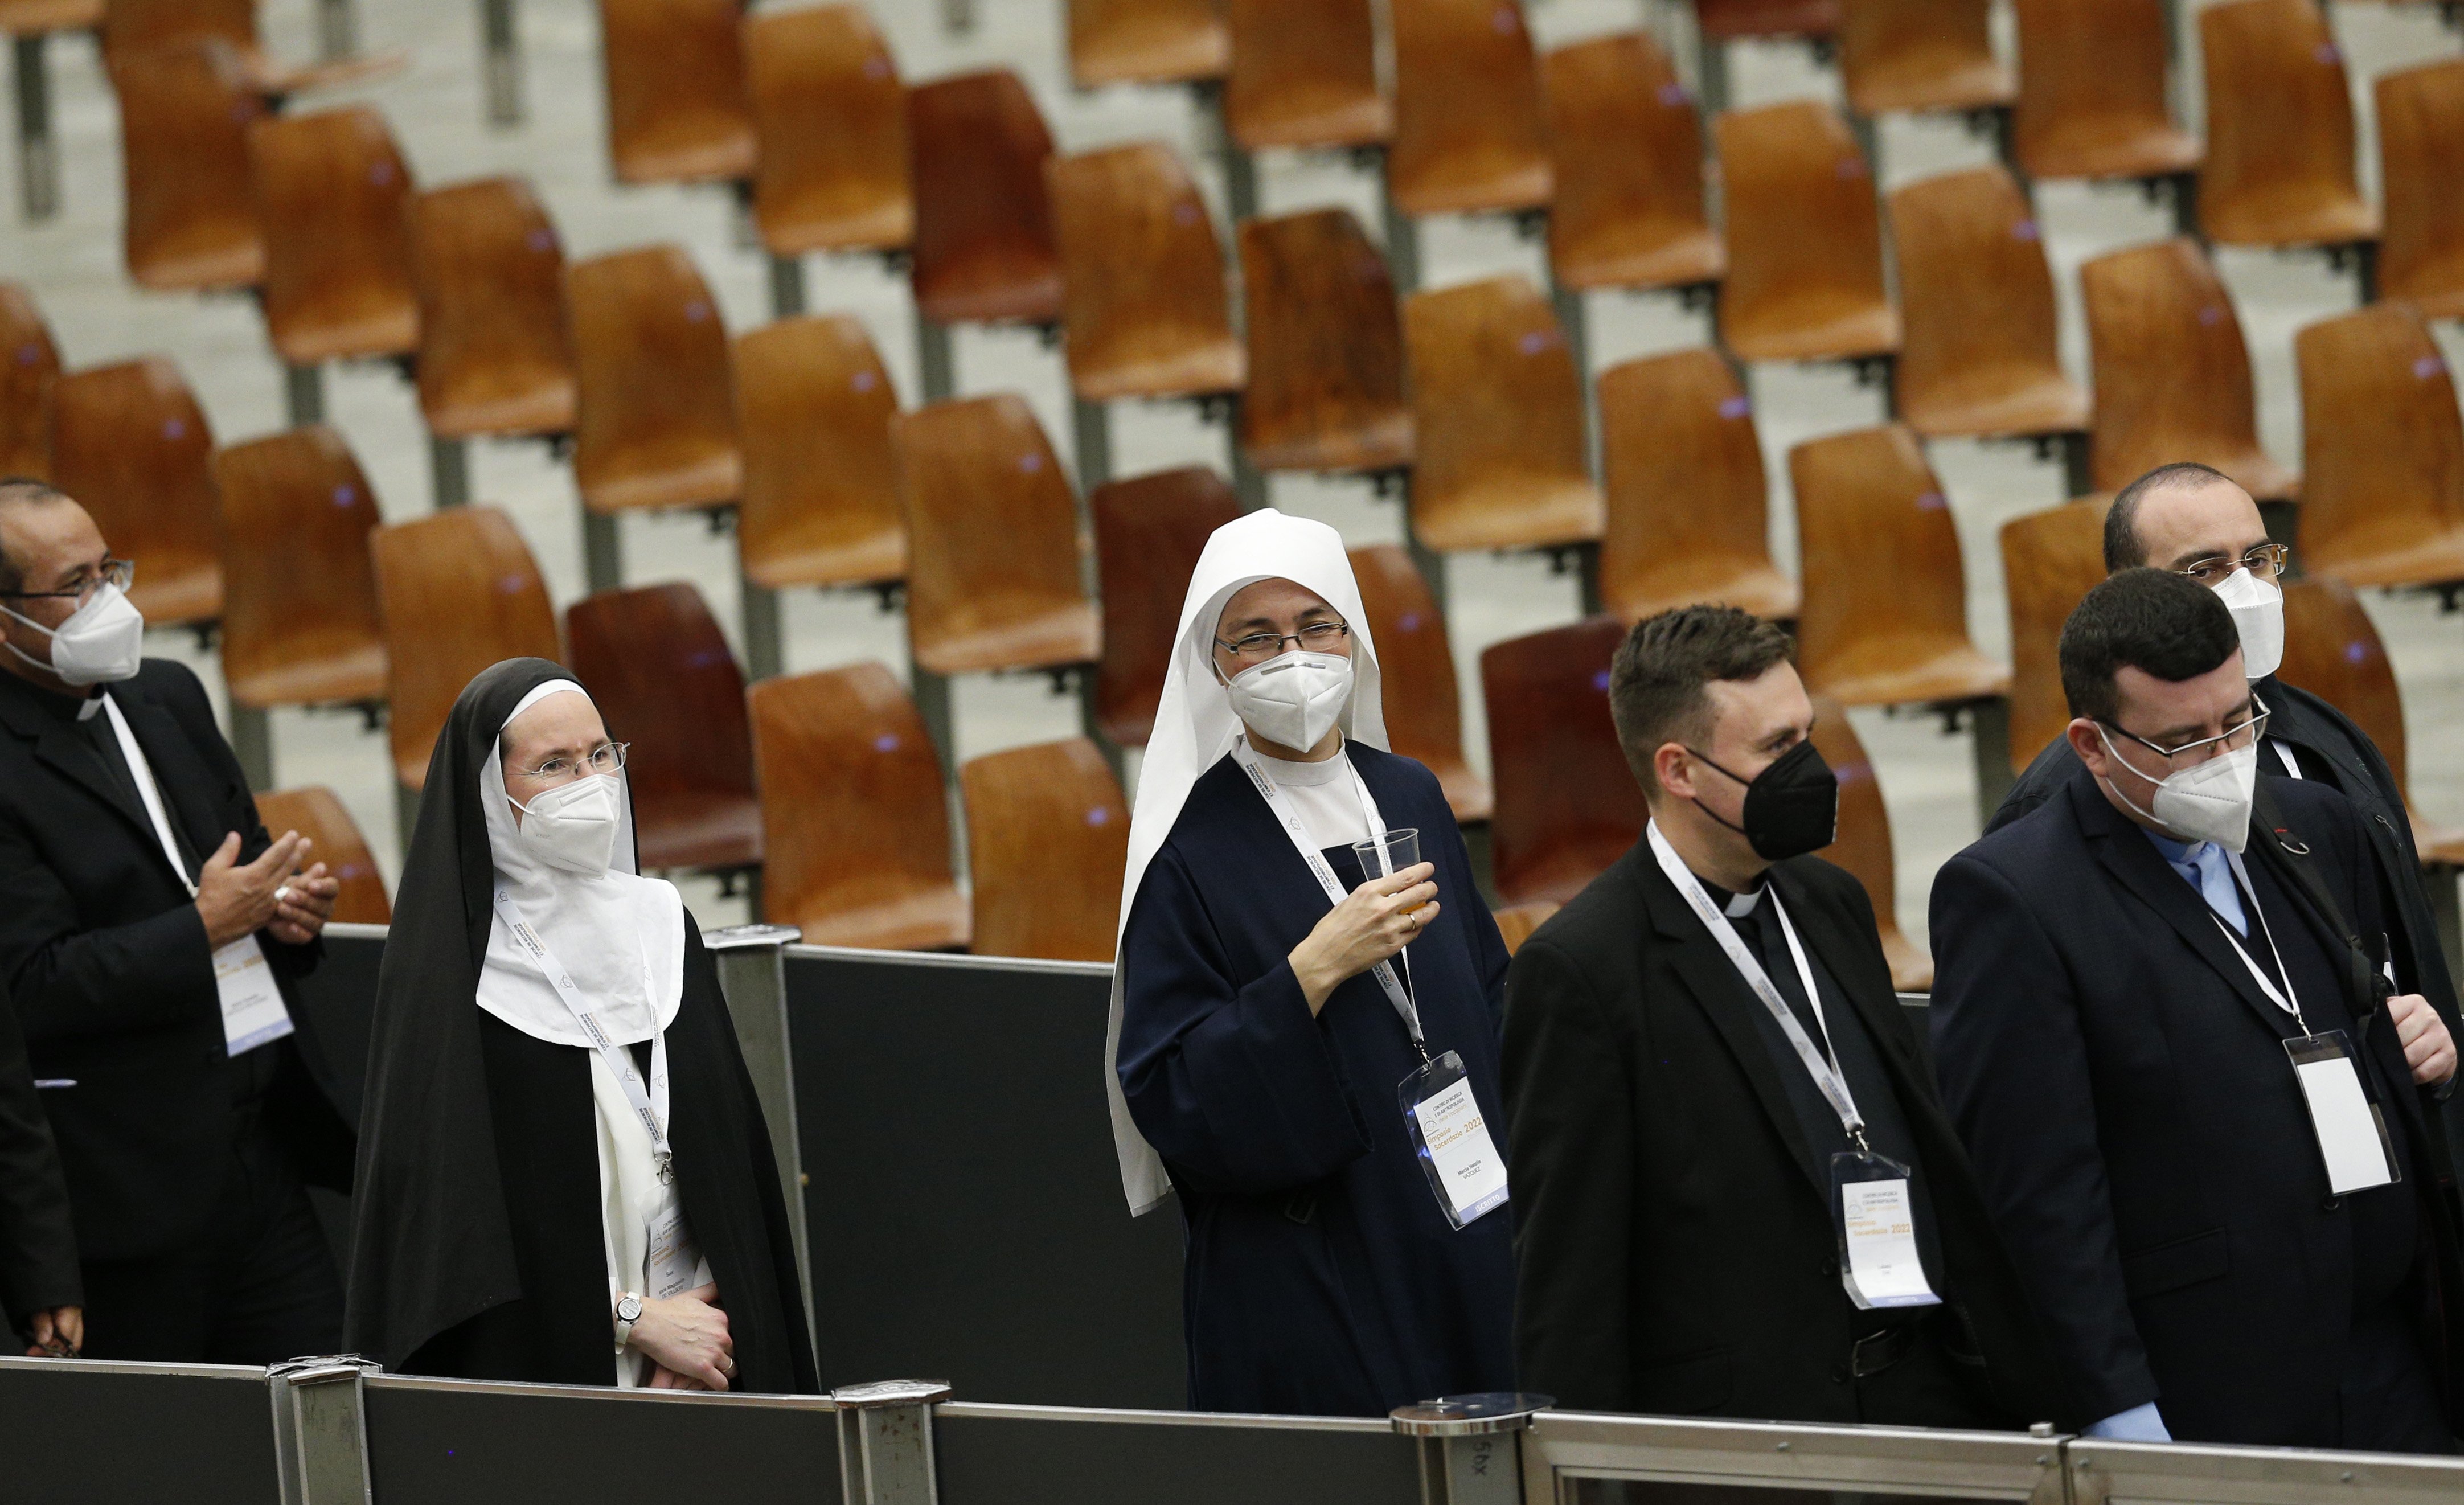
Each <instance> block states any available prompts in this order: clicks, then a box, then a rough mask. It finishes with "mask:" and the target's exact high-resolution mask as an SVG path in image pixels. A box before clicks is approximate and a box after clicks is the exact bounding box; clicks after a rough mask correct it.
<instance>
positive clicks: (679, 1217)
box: [642, 1196, 711, 1301]
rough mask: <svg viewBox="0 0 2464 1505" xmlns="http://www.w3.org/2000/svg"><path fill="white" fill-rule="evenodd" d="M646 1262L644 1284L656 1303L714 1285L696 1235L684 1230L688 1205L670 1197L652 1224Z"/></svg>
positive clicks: (644, 1264)
mask: <svg viewBox="0 0 2464 1505" xmlns="http://www.w3.org/2000/svg"><path fill="white" fill-rule="evenodd" d="M648 1250H649V1251H648V1253H647V1254H646V1255H645V1257H644V1258H643V1261H642V1264H643V1275H642V1281H643V1284H644V1285H646V1286H647V1287H649V1292H648V1294H649V1297H650V1299H652V1300H653V1301H664V1300H666V1299H667V1298H668V1297H670V1296H676V1295H684V1294H685V1293H686V1292H688V1291H698V1290H700V1289H701V1288H702V1287H703V1286H706V1285H709V1284H710V1283H711V1277H710V1264H709V1262H708V1261H707V1260H705V1259H703V1258H702V1257H701V1249H700V1247H699V1246H698V1245H696V1244H695V1243H694V1242H693V1232H692V1230H691V1229H690V1228H687V1227H686V1226H685V1202H684V1198H682V1197H679V1196H671V1197H670V1198H669V1199H668V1205H667V1206H665V1207H664V1208H662V1209H661V1210H660V1211H659V1213H658V1215H657V1216H655V1217H653V1218H652V1219H651V1220H650V1241H649V1246H648Z"/></svg>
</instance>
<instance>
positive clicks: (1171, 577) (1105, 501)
mask: <svg viewBox="0 0 2464 1505" xmlns="http://www.w3.org/2000/svg"><path fill="white" fill-rule="evenodd" d="M1087 510H1088V511H1089V513H1091V514H1092V515H1093V517H1094V520H1095V572H1096V578H1097V579H1099V580H1100V581H1102V582H1103V587H1104V656H1103V661H1102V662H1101V663H1100V664H1098V665H1097V666H1096V669H1095V702H1094V717H1095V727H1096V729H1097V730H1098V731H1100V732H1102V733H1103V734H1104V736H1105V737H1106V738H1107V739H1108V740H1109V741H1111V742H1112V744H1113V745H1114V746H1118V747H1143V746H1145V745H1146V744H1147V737H1148V736H1149V734H1150V733H1152V732H1153V731H1154V730H1155V702H1156V700H1157V699H1158V698H1159V697H1161V696H1162V695H1163V679H1164V671H1165V670H1166V669H1167V668H1168V667H1170V665H1171V663H1172V653H1173V648H1174V640H1175V639H1176V638H1177V636H1178V634H1179V631H1180V609H1181V604H1182V600H1183V598H1184V597H1186V596H1187V595H1188V593H1189V578H1190V576H1191V574H1192V573H1193V572H1194V571H1196V569H1197V568H1198V557H1199V555H1200V554H1201V553H1204V552H1205V549H1206V541H1207V540H1208V539H1209V538H1211V537H1212V536H1213V535H1214V533H1215V530H1216V529H1217V528H1220V527H1221V526H1223V524H1225V523H1227V522H1234V521H1238V520H1240V517H1241V502H1240V498H1236V497H1234V496H1233V495H1232V488H1231V487H1229V486H1227V485H1225V484H1224V483H1223V477H1221V476H1218V475H1217V474H1215V472H1214V471H1212V470H1209V469H1208V468H1207V467H1205V466H1203V465H1192V466H1188V467H1186V468H1184V469H1181V470H1172V471H1157V472H1155V474H1154V475H1151V476H1131V477H1130V478H1128V479H1126V480H1116V481H1108V482H1106V483H1105V484H1104V485H1101V486H1098V487H1096V488H1095V490H1094V492H1093V493H1092V494H1091V495H1089V497H1088V498H1087Z"/></svg>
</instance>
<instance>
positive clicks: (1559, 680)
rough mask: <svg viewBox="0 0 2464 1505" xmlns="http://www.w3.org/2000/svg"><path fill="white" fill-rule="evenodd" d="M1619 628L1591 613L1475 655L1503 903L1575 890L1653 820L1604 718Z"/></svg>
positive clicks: (1559, 896)
mask: <svg viewBox="0 0 2464 1505" xmlns="http://www.w3.org/2000/svg"><path fill="white" fill-rule="evenodd" d="M1625 635H1626V627H1625V624H1624V623H1622V622H1619V621H1618V620H1617V618H1615V617H1611V616H1595V617H1591V618H1588V619H1587V620H1584V621H1581V622H1576V623H1574V624H1573V625H1571V626H1568V627H1559V628H1551V629H1550V630H1549V631H1545V632H1533V633H1531V634H1530V635H1529V636H1526V637H1516V638H1509V639H1507V641H1505V642H1503V643H1495V644H1492V645H1490V646H1489V647H1488V649H1486V650H1485V652H1483V653H1481V655H1480V683H1481V697H1482V699H1484V700H1485V701H1486V702H1487V706H1488V769H1489V780H1490V782H1491V784H1492V786H1494V788H1495V790H1496V803H1495V808H1493V810H1492V812H1491V813H1490V815H1489V822H1488V830H1489V850H1490V852H1491V855H1492V861H1493V863H1494V866H1495V870H1496V874H1497V894H1498V897H1499V898H1500V899H1502V900H1504V901H1505V902H1506V903H1508V904H1522V903H1529V902H1530V901H1532V900H1535V899H1548V900H1553V901H1555V902H1557V903H1561V904H1562V903H1564V902H1565V901H1566V900H1568V899H1570V898H1573V896H1575V895H1576V894H1579V893H1581V892H1582V890H1583V885H1584V884H1586V883H1589V882H1590V881H1591V880H1592V879H1593V878H1595V877H1597V876H1598V875H1599V874H1600V872H1601V871H1602V870H1603V869H1605V868H1606V867H1608V865H1609V864H1610V863H1612V862H1615V861H1616V860H1617V858H1619V857H1621V856H1623V855H1625V853H1626V851H1627V849H1628V848H1630V847H1632V846H1633V845H1634V844H1635V842H1636V841H1638V840H1639V839H1640V837H1641V835H1642V828H1643V823H1644V822H1645V821H1647V820H1648V819H1650V815H1651V812H1650V810H1649V809H1648V808H1645V807H1644V805H1643V801H1642V788H1641V786H1639V785H1638V784H1636V783H1635V779H1634V772H1633V770H1632V769H1630V768H1628V767H1627V766H1626V762H1625V753H1624V752H1623V750H1622V749H1620V748H1619V747H1618V745H1617V727H1616V726H1615V725H1614V724H1613V723H1612V722H1611V721H1610V719H1609V660H1610V659H1611V658H1612V657H1614V656H1615V655H1616V653H1617V645H1618V644H1619V643H1622V642H1624V641H1625Z"/></svg>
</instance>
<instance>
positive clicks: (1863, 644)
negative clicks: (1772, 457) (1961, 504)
mask: <svg viewBox="0 0 2464 1505" xmlns="http://www.w3.org/2000/svg"><path fill="white" fill-rule="evenodd" d="M1788 473H1789V482H1790V486H1791V488H1792V489H1793V491H1794V492H1795V494H1796V528H1797V539H1798V542H1799V548H1798V556H1799V558H1800V559H1801V560H1802V562H1803V569H1802V574H1803V576H1804V580H1805V605H1804V608H1803V609H1801V610H1800V611H1799V612H1798V615H1797V668H1798V670H1799V672H1801V673H1802V674H1803V675H1805V682H1806V685H1807V687H1808V688H1809V689H1811V690H1815V691H1818V692H1820V693H1821V694H1823V695H1827V696H1829V697H1832V698H1833V699H1836V700H1838V701H1839V702H1840V703H1842V704H1844V705H1904V704H1922V705H1944V704H1949V703H1955V702H1958V701H1962V700H1974V699H1979V698H1982V697H1990V696H1999V695H2003V694H2005V693H2007V692H2008V691H2009V690H2010V688H2011V676H2010V675H2009V674H2007V673H2005V672H2004V671H2003V669H2002V667H2001V666H2000V665H1998V664H1996V663H1994V662H1993V661H1992V660H1991V659H1989V658H1987V657H1986V656H1985V655H1984V654H1983V653H1978V652H1977V651H1976V645H1975V644H1974V643H1972V642H1970V641H1969V636H1968V586H1967V579H1966V576H1965V575H1964V574H1963V572H1962V571H1961V568H1960V561H1959V531H1958V529H1957V528H1956V527H1955V526H1954V525H1953V524H1952V522H1951V517H1950V503H1949V501H1948V499H1947V498H1945V497H1944V495H1943V491H1942V482H1940V481H1938V480H1936V479H1935V478H1934V475H1933V471H1932V468H1931V467H1929V466H1928V465H1926V464H1925V451H1924V450H1922V449H1920V448H1919V447H1918V445H1917V437H1916V435H1915V434H1914V433H1912V432H1909V431H1908V430H1907V429H1906V428H1905V427H1903V426H1902V425H1899V424H1886V425H1884V426H1883V427H1881V428H1879V429H1864V430H1859V431H1858V432H1853V433H1841V434H1834V435H1832V436H1831V437H1829V438H1822V439H1815V440H1811V441H1809V442H1807V443H1804V444H1800V445H1798V446H1797V447H1796V448H1795V449H1793V450H1791V451H1790V452H1789V454H1788Z"/></svg>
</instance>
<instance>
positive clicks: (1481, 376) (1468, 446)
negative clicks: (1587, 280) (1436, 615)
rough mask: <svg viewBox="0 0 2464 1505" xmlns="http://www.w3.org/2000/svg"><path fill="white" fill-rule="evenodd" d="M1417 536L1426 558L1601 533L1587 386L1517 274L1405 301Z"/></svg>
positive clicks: (1534, 293)
mask: <svg viewBox="0 0 2464 1505" xmlns="http://www.w3.org/2000/svg"><path fill="white" fill-rule="evenodd" d="M1403 332H1404V341H1405V346H1406V348H1407V349H1408V351H1409V352H1410V360H1411V370H1412V381H1411V387H1412V429H1413V432H1415V433H1416V434H1418V435H1419V453H1418V454H1417V455H1416V456H1415V458H1414V460H1413V469H1412V534H1413V536H1414V537H1415V538H1417V539H1418V540H1419V542H1421V543H1422V544H1424V545H1426V546H1427V547H1429V548H1433V549H1522V548H1549V547H1552V546H1556V545H1560V544H1567V543H1577V542H1591V541H1593V540H1595V539H1597V538H1598V537H1599V536H1600V528H1601V526H1602V523H1603V521H1604V520H1605V516H1606V510H1607V509H1606V504H1605V503H1603V502H1602V501H1601V500H1600V492H1599V488H1598V487H1596V486H1595V485H1593V484H1592V474H1591V463H1590V461H1589V459H1588V458H1587V457H1586V456H1585V454H1584V452H1583V385H1582V377H1581V375H1580V373H1578V372H1577V371H1575V369H1574V359H1573V352H1572V351H1571V350H1570V349H1568V347H1567V344H1566V333H1565V331H1564V330H1563V329H1560V328H1559V327H1558V325H1557V316H1556V313H1555V311H1554V310H1552V309H1551V307H1550V306H1549V300H1548V299H1546V298H1543V297H1542V296H1541V294H1540V290H1539V289H1538V288H1536V287H1533V286H1532V285H1531V283H1530V281H1529V279H1528V278H1526V277H1523V276H1522V275H1521V274H1520V273H1514V274H1509V275H1508V276H1506V277H1489V278H1486V279H1485V280H1483V281H1479V282H1467V283H1464V284H1463V285H1462V286H1460V287H1449V288H1445V289H1442V290H1440V291H1435V292H1426V293H1415V294H1413V295H1412V296H1411V297H1410V298H1409V299H1405V300H1404V304H1403Z"/></svg>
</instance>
